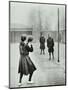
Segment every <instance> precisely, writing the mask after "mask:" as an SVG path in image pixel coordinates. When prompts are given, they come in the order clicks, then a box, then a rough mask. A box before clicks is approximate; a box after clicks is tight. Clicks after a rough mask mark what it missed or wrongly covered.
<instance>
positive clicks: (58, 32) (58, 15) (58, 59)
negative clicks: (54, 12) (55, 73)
mask: <svg viewBox="0 0 68 90" xmlns="http://www.w3.org/2000/svg"><path fill="white" fill-rule="evenodd" d="M58 62H60V61H59V8H58Z"/></svg>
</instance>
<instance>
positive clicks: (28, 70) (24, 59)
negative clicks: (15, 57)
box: [18, 38, 36, 83]
mask: <svg viewBox="0 0 68 90" xmlns="http://www.w3.org/2000/svg"><path fill="white" fill-rule="evenodd" d="M30 42H32V39H30V38H29V39H28V42H27V44H26V45H25V44H24V43H23V44H22V48H21V45H20V62H19V70H18V73H20V80H19V83H21V80H22V76H23V74H24V75H28V74H29V81H31V78H32V75H33V72H34V71H35V70H36V67H35V66H34V64H33V62H32V61H31V59H30V57H29V52H33V46H32V45H31V46H30V47H29V45H28V44H29V43H30Z"/></svg>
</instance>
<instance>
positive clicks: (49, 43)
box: [47, 37, 54, 52]
mask: <svg viewBox="0 0 68 90" xmlns="http://www.w3.org/2000/svg"><path fill="white" fill-rule="evenodd" d="M47 47H48V52H54V40H53V38H51V37H49V38H48V39H47Z"/></svg>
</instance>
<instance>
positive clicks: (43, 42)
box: [39, 34, 45, 54]
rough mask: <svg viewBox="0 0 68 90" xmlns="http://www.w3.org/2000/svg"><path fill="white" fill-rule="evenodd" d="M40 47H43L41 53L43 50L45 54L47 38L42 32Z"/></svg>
mask: <svg viewBox="0 0 68 90" xmlns="http://www.w3.org/2000/svg"><path fill="white" fill-rule="evenodd" d="M39 41H40V49H41V53H40V54H42V52H43V54H45V52H44V49H45V38H44V36H43V35H42V34H41V36H40V40H39Z"/></svg>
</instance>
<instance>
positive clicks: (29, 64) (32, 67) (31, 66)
mask: <svg viewBox="0 0 68 90" xmlns="http://www.w3.org/2000/svg"><path fill="white" fill-rule="evenodd" d="M32 40H33V38H32V37H29V38H28V41H27V44H26V46H25V48H26V52H27V55H26V59H27V63H26V64H27V67H28V68H27V72H28V73H27V74H29V82H30V81H31V78H32V75H33V72H34V71H35V70H36V67H35V65H34V64H33V62H32V61H31V58H30V57H29V52H33V46H32V44H31V42H32Z"/></svg>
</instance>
